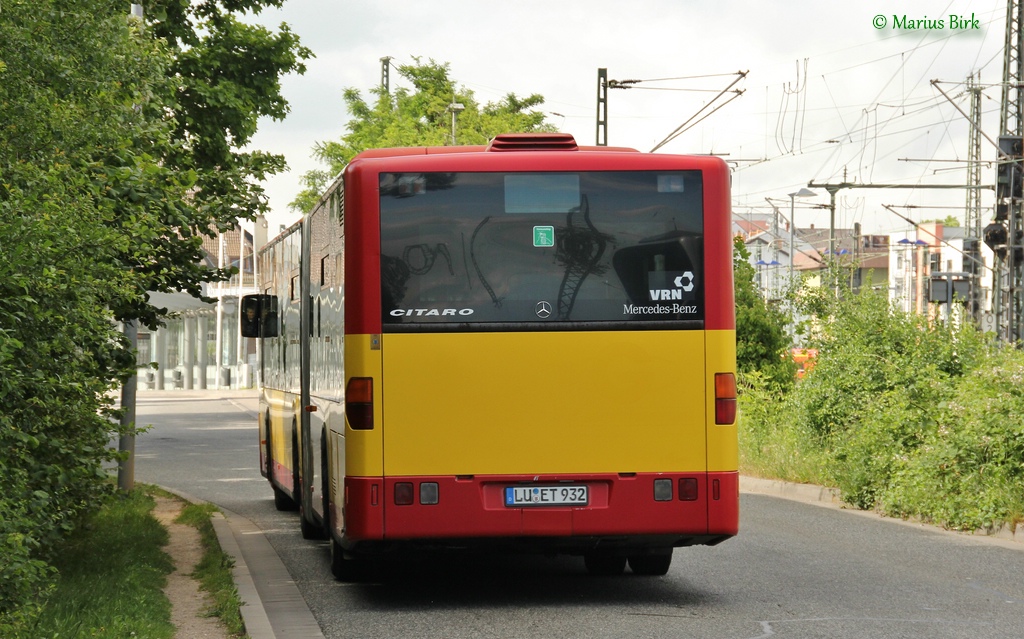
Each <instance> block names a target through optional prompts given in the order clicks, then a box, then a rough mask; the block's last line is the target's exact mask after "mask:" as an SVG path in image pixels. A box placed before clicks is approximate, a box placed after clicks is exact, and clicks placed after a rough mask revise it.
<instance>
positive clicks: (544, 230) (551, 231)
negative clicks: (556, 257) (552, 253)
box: [533, 226, 555, 248]
mask: <svg viewBox="0 0 1024 639" xmlns="http://www.w3.org/2000/svg"><path fill="white" fill-rule="evenodd" d="M533 245H534V246H538V247H542V248H550V247H552V246H554V245H555V227H553V226H535V227H533Z"/></svg>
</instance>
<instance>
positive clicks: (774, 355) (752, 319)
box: [732, 236, 796, 389]
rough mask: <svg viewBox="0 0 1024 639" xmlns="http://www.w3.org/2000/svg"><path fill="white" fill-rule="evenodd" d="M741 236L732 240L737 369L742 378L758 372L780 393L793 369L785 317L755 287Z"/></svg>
mask: <svg viewBox="0 0 1024 639" xmlns="http://www.w3.org/2000/svg"><path fill="white" fill-rule="evenodd" d="M749 258H750V252H749V251H748V250H747V247H746V245H745V244H744V243H743V237H742V236H736V238H734V240H733V260H732V261H733V278H734V281H735V285H734V286H735V296H736V369H737V371H738V372H739V373H740V374H741V375H742V374H746V373H752V372H755V371H756V372H758V373H759V374H760V375H761V376H762V377H764V378H766V380H767V381H768V383H769V384H770V385H771V386H773V387H775V388H779V389H785V388H788V387H789V386H790V385H792V383H793V379H794V376H795V375H796V365H795V364H794V363H793V360H792V359H791V358H789V357H787V353H788V349H789V347H790V344H791V342H790V339H789V335H788V334H787V333H786V324H787V321H786V319H787V318H786V316H785V314H784V313H783V312H781V311H780V310H778V309H777V308H775V307H772V306H769V305H768V303H767V302H765V299H764V297H763V296H762V295H761V292H760V291H759V290H758V288H757V286H756V285H755V283H754V278H755V276H756V275H757V273H756V271H754V267H753V266H751V265H750V262H749V261H748V260H749Z"/></svg>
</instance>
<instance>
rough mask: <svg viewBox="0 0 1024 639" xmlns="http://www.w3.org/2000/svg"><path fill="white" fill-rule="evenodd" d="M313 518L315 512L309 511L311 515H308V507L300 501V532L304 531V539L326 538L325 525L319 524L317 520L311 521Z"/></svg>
mask: <svg viewBox="0 0 1024 639" xmlns="http://www.w3.org/2000/svg"><path fill="white" fill-rule="evenodd" d="M312 518H313V513H309V517H308V518H307V516H306V507H305V506H303V505H302V504H301V503H299V532H301V533H302V538H303V539H326V536H325V535H324V532H325V530H324V527H323V526H318V525H317V524H316V523H315V522H312V521H309V520H310V519H312Z"/></svg>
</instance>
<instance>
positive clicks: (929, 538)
mask: <svg viewBox="0 0 1024 639" xmlns="http://www.w3.org/2000/svg"><path fill="white" fill-rule="evenodd" d="M228 395H230V396H229V397H221V396H219V395H218V394H216V393H212V392H211V393H207V394H200V393H188V394H186V393H171V392H165V393H140V395H139V401H138V421H139V423H140V424H147V423H151V424H152V425H153V426H152V428H151V429H150V430H149V431H148V432H146V433H144V434H142V435H140V436H139V437H138V439H137V443H136V455H137V457H136V477H137V479H138V480H139V481H144V482H152V483H157V484H160V485H163V486H166V487H168V488H172V489H174V490H177V491H180V492H183V493H186V494H189V495H194V496H196V497H199V498H202V499H205V500H208V501H211V502H213V503H215V504H218V505H219V506H221V507H223V508H226V509H228V510H231V511H233V512H235V513H238V514H240V515H242V516H244V517H246V518H248V519H249V520H251V521H252V522H254V523H255V524H256V525H257V526H258V527H259V528H261V529H262V530H263V531H264V533H265V534H266V536H267V538H268V539H269V540H270V542H271V544H272V545H273V546H274V548H275V550H276V551H277V552H278V554H279V555H280V556H281V558H282V559H283V561H284V562H285V564H286V566H287V567H288V570H289V571H290V573H291V575H292V577H293V578H294V580H295V581H296V583H297V585H298V587H299V589H300V591H301V592H302V595H303V597H304V598H305V600H306V602H307V604H308V605H309V607H310V609H311V610H312V611H313V614H314V615H315V617H316V619H317V621H318V622H319V624H320V627H321V629H322V631H323V634H324V635H325V636H326V637H328V638H330V639H333V638H341V637H360V638H363V637H428V638H429V637H438V638H442V637H443V638H445V639H460V638H469V637H503V638H504V637H523V638H534V637H536V638H545V639H550V638H555V637H587V638H598V637H617V638H618V637H630V638H642V637H673V638H688V637H693V638H700V639H715V638H723V639H725V638H737V639H753V638H767V637H779V638H816V639H818V638H822V637H829V638H850V639H853V638H857V639H862V638H864V637H871V638H893V639H900V638H904V637H907V638H909V637H927V638H929V639H946V638H950V639H953V638H957V639H959V638H963V639H968V638H969V639H977V638H989V637H991V638H1007V639H1010V638H1013V639H1020V638H1021V637H1024V544H1019V543H1012V542H1004V541H999V540H992V539H988V538H980V537H971V536H964V535H957V534H952V533H947V532H943V531H939V530H936V529H934V528H930V527H926V526H920V525H910V524H905V523H902V522H896V521H892V520H886V519H882V518H878V517H875V516H874V515H870V514H861V513H856V512H850V511H844V510H839V509H835V508H826V507H821V506H817V505H809V504H803V503H798V502H794V501H789V500H783V499H778V498H774V497H768V496H762V495H752V494H744V495H743V496H742V500H741V527H740V534H739V536H737V537H736V538H735V539H732V540H729V541H727V542H725V543H723V544H721V545H720V546H717V547H713V548H690V549H677V550H676V552H675V557H674V560H673V564H672V569H671V571H670V572H669V574H668V575H667V576H665V577H661V578H657V577H637V576H633V575H631V574H629V573H628V571H627V573H626V574H625V575H622V576H621V577H614V578H595V577H591V576H589V575H587V574H586V572H585V570H584V568H583V562H582V560H580V559H577V558H571V557H561V558H548V557H478V556H474V557H462V556H446V557H433V558H423V559H422V560H419V561H416V562H409V563H407V564H404V565H400V566H392V567H390V568H389V569H388V570H386V571H385V572H384V573H383V575H382V577H381V579H379V580H378V581H377V582H376V583H372V584H357V585H351V584H340V583H338V582H336V581H334V579H333V578H332V577H331V574H330V568H329V552H328V548H327V545H326V543H325V542H310V541H305V540H303V539H302V538H301V536H300V535H299V530H298V520H297V517H296V514H295V513H281V512H278V511H276V510H275V509H274V505H273V499H272V494H271V491H270V489H269V487H268V486H267V484H266V482H265V480H263V479H262V478H261V477H260V475H259V471H258V470H257V442H256V422H255V411H256V401H255V396H254V394H248V395H246V396H243V395H240V394H237V393H230V394H228Z"/></svg>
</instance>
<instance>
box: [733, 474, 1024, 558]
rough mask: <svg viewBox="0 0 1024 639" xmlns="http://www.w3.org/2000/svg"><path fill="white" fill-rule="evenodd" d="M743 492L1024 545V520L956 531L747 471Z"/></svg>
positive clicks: (835, 490)
mask: <svg viewBox="0 0 1024 639" xmlns="http://www.w3.org/2000/svg"><path fill="white" fill-rule="evenodd" d="M740 492H745V493H751V494H756V495H768V496H769V497H781V498H783V499H790V500H793V501H800V502H804V503H807V504H817V505H821V506H829V507H832V508H840V509H843V510H849V511H850V512H854V513H860V514H874V515H876V516H878V517H880V518H882V519H886V520H889V521H893V522H900V523H911V524H919V525H923V526H928V527H931V528H934V529H935V530H941V531H943V532H948V533H951V534H956V535H969V536H975V537H988V538H991V539H999V540H1001V541H1009V542H1012V543H1014V544H1021V545H1024V524H1017V525H1016V526H1013V527H1011V526H1008V525H1006V524H1003V525H1002V526H1000V527H999V528H993V529H984V528H982V529H979V530H975V531H973V532H972V531H956V530H948V529H946V528H943V527H941V526H936V525H934V524H925V523H923V522H916V521H913V520H906V521H905V520H902V519H899V518H894V517H886V516H885V515H882V514H881V513H878V512H875V511H870V510H859V509H856V508H851V507H848V506H846V505H845V504H843V502H842V495H841V492H840V490H839V489H838V488H826V487H824V486H816V485H813V484H796V483H793V482H787V481H781V480H778V479H762V478H760V477H748V476H746V475H740Z"/></svg>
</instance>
